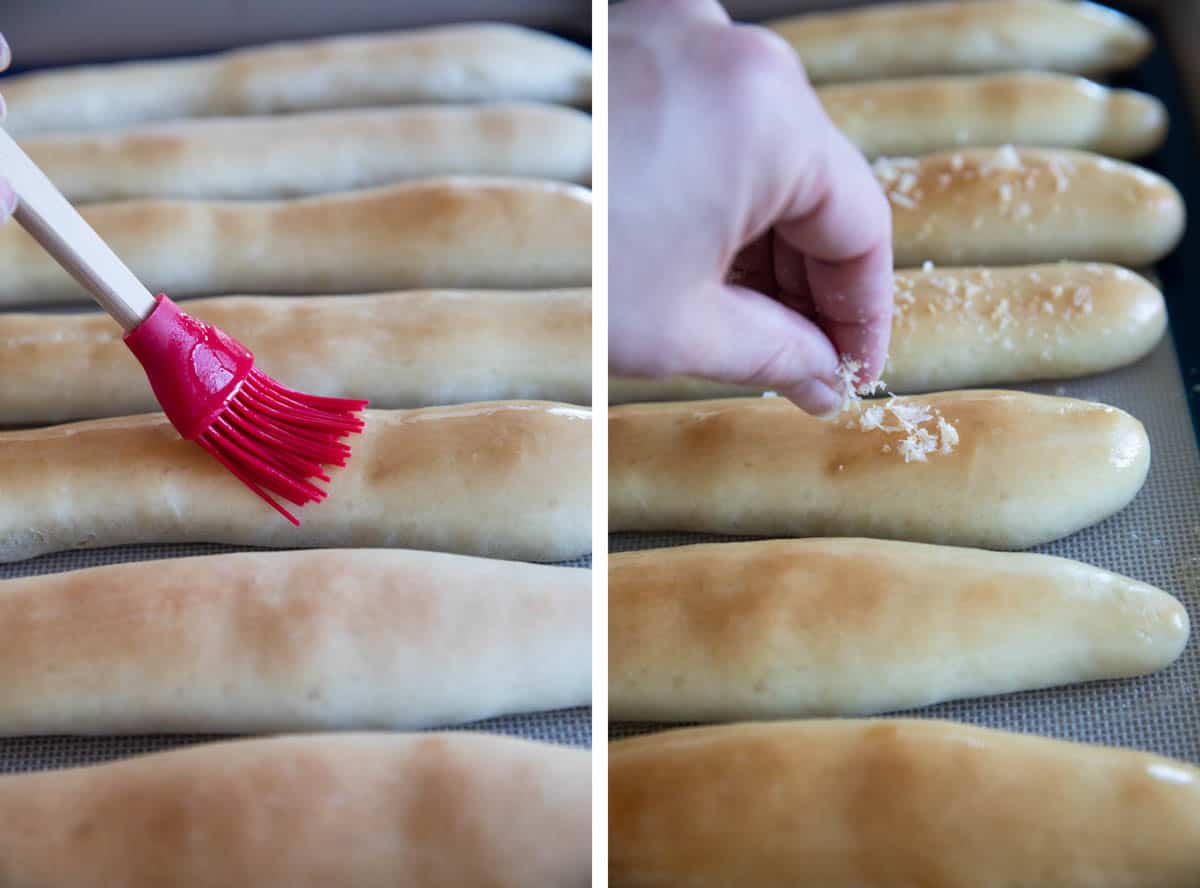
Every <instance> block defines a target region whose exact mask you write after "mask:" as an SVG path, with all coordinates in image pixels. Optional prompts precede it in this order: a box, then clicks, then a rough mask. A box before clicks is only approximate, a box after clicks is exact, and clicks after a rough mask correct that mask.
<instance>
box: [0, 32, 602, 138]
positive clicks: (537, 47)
mask: <svg viewBox="0 0 1200 888" xmlns="http://www.w3.org/2000/svg"><path fill="white" fill-rule="evenodd" d="M591 92H592V57H591V53H589V52H588V51H587V50H586V49H584V48H582V47H580V46H577V45H575V44H573V43H570V42H568V41H566V40H562V39H559V38H558V37H554V36H552V35H550V34H543V33H540V32H538V31H532V30H528V29H525V28H518V27H514V26H511V25H499V24H470V25H455V26H450V27H439V28H424V29H419V30H414V31H406V32H397V33H391V34H370V35H357V36H351V37H333V38H326V39H321V40H305V41H296V42H288V43H277V44H274V45H269V46H257V47H251V48H249V49H240V50H234V51H232V52H226V53H221V54H218V55H212V56H208V57H205V58H199V59H176V60H169V61H154V62H129V63H124V64H118V65H91V66H80V67H75V68H62V69H59V70H55V71H48V72H37V73H32V74H21V75H17V76H15V77H5V78H4V79H3V80H2V81H0V93H3V95H4V100H5V102H6V103H7V105H8V119H7V120H6V121H5V122H4V127H5V129H7V130H8V131H9V133H11V134H12V135H13V136H23V135H26V134H28V133H40V132H81V131H88V130H100V129H113V128H118V127H123V126H130V125H134V124H139V123H149V122H152V121H158V120H176V119H179V118H183V117H225V116H234V115H236V116H240V115H255V114H278V113H280V112H288V111H316V110H323V109H335V108H336V109H341V108H365V107H370V106H385V105H409V104H420V103H446V102H495V101H520V100H524V101H533V102H550V103H555V104H567V105H586V104H588V103H589V102H590V101H591Z"/></svg>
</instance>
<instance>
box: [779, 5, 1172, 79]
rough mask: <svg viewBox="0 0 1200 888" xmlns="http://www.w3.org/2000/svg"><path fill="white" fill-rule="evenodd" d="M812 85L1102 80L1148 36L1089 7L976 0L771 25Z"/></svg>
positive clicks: (1139, 53)
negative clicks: (1018, 77) (1041, 74)
mask: <svg viewBox="0 0 1200 888" xmlns="http://www.w3.org/2000/svg"><path fill="white" fill-rule="evenodd" d="M767 27H769V28H771V29H772V30H774V31H775V32H776V33H777V34H779V35H780V36H781V37H783V39H784V40H786V41H787V42H788V43H790V44H791V45H792V47H793V48H794V49H795V50H796V51H797V52H799V53H800V59H801V61H803V62H804V68H805V70H806V71H807V72H808V76H809V79H811V80H812V81H813V82H814V83H829V82H838V81H851V80H881V79H885V78H894V77H919V76H925V75H929V74H959V73H981V72H985V71H1010V70H1019V69H1022V68H1037V69H1044V70H1050V71H1066V72H1068V73H1073V74H1103V73H1106V72H1108V71H1118V70H1122V69H1124V68H1131V67H1133V66H1134V65H1136V64H1137V63H1138V62H1139V61H1141V59H1142V58H1143V57H1144V56H1145V55H1146V54H1147V53H1148V52H1150V49H1151V47H1152V46H1153V43H1154V41H1153V38H1152V37H1151V36H1150V33H1149V32H1148V31H1147V30H1146V29H1145V28H1144V27H1143V26H1142V25H1141V24H1140V23H1138V22H1137V21H1135V20H1134V19H1132V18H1130V17H1128V16H1125V15H1121V14H1120V13H1118V12H1114V11H1113V10H1111V9H1106V8H1104V7H1102V6H1098V5H1096V4H1094V3H1076V2H1070V0H1068V2H1064V0H976V2H972V3H961V2H935V3H886V4H879V5H875V6H868V7H866V8H865V9H852V10H844V11H839V12H828V13H815V14H809V15H801V16H794V17H791V18H784V19H777V20H775V21H771V22H767Z"/></svg>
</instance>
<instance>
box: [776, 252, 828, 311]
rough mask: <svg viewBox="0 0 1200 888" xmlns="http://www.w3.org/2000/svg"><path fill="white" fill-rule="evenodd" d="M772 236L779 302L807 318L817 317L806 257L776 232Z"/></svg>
mask: <svg viewBox="0 0 1200 888" xmlns="http://www.w3.org/2000/svg"><path fill="white" fill-rule="evenodd" d="M770 236H771V240H772V243H773V245H774V250H773V251H772V252H773V256H772V258H773V259H774V264H775V280H776V281H778V282H779V296H778V298H779V301H780V302H782V303H783V304H784V305H786V306H788V307H789V308H791V309H792V310H793V311H798V312H800V314H802V315H804V316H805V317H809V318H813V317H816V314H817V312H816V308H815V306H814V304H813V296H812V287H811V286H810V285H809V283H808V268H807V267H806V265H805V262H804V256H803V255H802V254H800V253H798V252H796V249H795V248H794V247H792V246H791V245H790V244H788V243H787V241H785V240H783V239H782V238H780V237H779V235H778V234H776V233H775V232H774V231H772V232H771V235H770Z"/></svg>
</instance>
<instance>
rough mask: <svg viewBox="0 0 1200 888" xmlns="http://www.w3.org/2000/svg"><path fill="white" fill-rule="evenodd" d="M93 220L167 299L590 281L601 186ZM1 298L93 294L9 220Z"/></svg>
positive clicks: (438, 185) (365, 198)
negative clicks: (595, 196) (594, 190)
mask: <svg viewBox="0 0 1200 888" xmlns="http://www.w3.org/2000/svg"><path fill="white" fill-rule="evenodd" d="M82 215H83V217H84V218H85V219H86V220H87V221H88V222H89V223H90V224H91V225H92V227H93V228H95V229H96V231H97V232H99V234H100V236H101V237H102V238H104V240H105V241H107V242H108V244H109V245H110V246H111V247H112V248H113V250H114V251H116V253H117V255H118V256H120V257H121V259H123V260H124V261H125V263H126V264H127V265H129V267H130V268H131V269H133V272H134V274H136V275H137V276H138V277H139V278H140V279H141V280H142V281H143V282H144V283H145V284H146V286H147V287H149V288H151V289H153V290H155V291H165V292H166V293H167V294H168V295H170V296H204V295H213V294H218V293H282V294H297V293H361V292H364V291H369V290H397V289H420V288H433V287H443V288H496V289H546V288H551V287H580V286H587V285H588V284H589V283H590V281H591V273H592V259H591V256H592V243H591V238H592V202H591V193H590V192H589V191H587V190H586V189H584V188H580V187H578V186H576V185H567V184H563V183H556V182H540V181H532V180H520V179H488V178H478V177H452V178H448V179H419V180H416V181H413V182H405V183H402V184H399V185H393V186H390V187H388V188H377V189H373V190H369V191H354V192H349V193H346V194H336V195H325V196H322V197H311V198H306V199H303V200H294V201H264V202H254V203H251V202H239V201H228V202H222V201H169V200H146V201H126V202H118V203H106V204H92V205H91V206H87V207H84V208H83V210H82ZM0 268H3V269H4V287H3V288H2V289H0V306H7V305H23V304H31V303H47V302H49V303H54V302H87V301H88V296H87V293H86V292H85V291H84V290H83V288H82V287H80V286H79V284H77V283H76V282H75V281H74V280H73V279H72V278H71V277H70V276H69V275H68V274H67V273H66V272H65V271H63V270H62V269H61V268H60V267H59V266H58V265H57V263H55V261H54V260H53V259H51V258H50V256H49V255H48V254H47V253H46V252H45V251H44V250H42V248H41V247H40V246H38V244H37V243H36V242H35V241H34V240H33V238H32V237H30V236H29V235H28V234H26V233H25V231H24V230H22V229H21V228H20V226H17V225H5V226H3V227H2V228H0Z"/></svg>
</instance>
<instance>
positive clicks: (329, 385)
mask: <svg viewBox="0 0 1200 888" xmlns="http://www.w3.org/2000/svg"><path fill="white" fill-rule="evenodd" d="M185 307H186V309H187V312H188V314H190V315H193V316H195V317H198V318H200V319H202V320H205V321H208V322H209V323H211V324H214V325H215V326H217V327H218V328H220V329H222V330H225V331H227V332H229V333H230V334H232V335H233V336H235V337H236V338H238V339H239V340H241V341H243V342H248V343H251V345H252V347H253V350H254V355H255V364H256V365H258V366H261V367H262V368H263V369H264V370H265V371H266V372H267V373H269V374H271V375H272V376H274V377H275V378H277V379H283V380H287V382H288V385H291V386H295V387H296V388H298V389H300V390H301V391H306V392H313V393H314V394H320V395H325V396H327V397H355V398H367V399H369V400H370V401H371V404H372V405H373V406H374V407H377V408H384V409H395V408H399V407H424V406H429V405H434V404H456V403H463V402H468V401H493V400H503V399H507V398H536V399H546V400H552V401H568V402H571V403H574V404H587V403H589V402H590V400H591V371H592V362H591V338H592V330H591V315H592V299H591V291H590V290H532V291H520V290H509V291H502V290H496V291H479V290H474V291H456V290H435V291H413V292H403V293H377V294H371V295H366V296H330V297H317V296H312V297H298V298H293V299H288V298H285V297H280V296H266V297H254V296H245V297H233V296H231V297H222V298H218V299H197V300H193V301H189V302H187V303H185ZM0 379H2V380H3V381H4V382H3V385H2V386H0V424H3V425H35V424H42V425H44V424H49V423H55V422H65V421H68V420H73V419H91V418H95V417H102V416H127V415H131V414H134V413H149V412H152V411H155V410H158V409H159V408H158V402H157V401H156V400H155V398H154V393H153V392H151V390H150V385H149V383H148V382H147V381H146V375H145V373H144V372H143V371H142V368H141V367H140V366H139V365H138V363H137V361H135V360H133V358H132V356H131V355H130V354H129V349H127V348H126V347H125V345H124V343H123V342H122V341H121V330H120V328H119V327H118V326H117V325H116V324H115V323H113V321H112V320H111V319H110V318H109V317H108V316H107V315H102V314H97V313H93V314H74V315H64V314H0Z"/></svg>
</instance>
